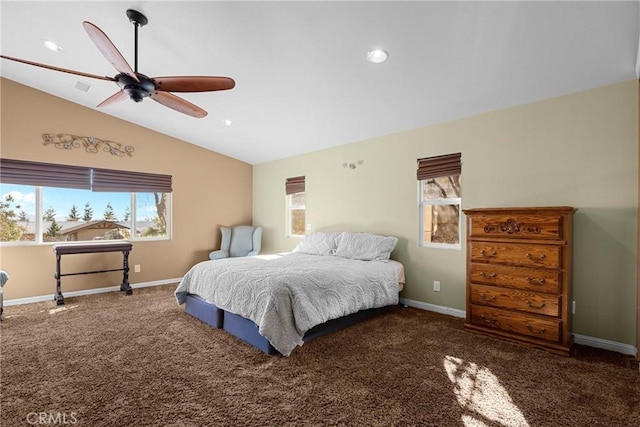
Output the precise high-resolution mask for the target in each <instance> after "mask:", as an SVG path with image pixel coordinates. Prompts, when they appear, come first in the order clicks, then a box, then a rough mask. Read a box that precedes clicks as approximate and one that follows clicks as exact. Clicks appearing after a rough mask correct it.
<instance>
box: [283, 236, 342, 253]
mask: <svg viewBox="0 0 640 427" xmlns="http://www.w3.org/2000/svg"><path fill="white" fill-rule="evenodd" d="M339 236H340V233H331V232H321V231H318V232H315V233H311V234H307V235H306V236H304V238H303V239H302V241H301V242H300V243H298V246H296V247H295V249H294V250H293V252H302V253H304V254H311V255H333V254H334V252H335V251H336V247H337V244H338V242H337V239H338V237H339Z"/></svg>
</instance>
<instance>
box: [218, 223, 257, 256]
mask: <svg viewBox="0 0 640 427" xmlns="http://www.w3.org/2000/svg"><path fill="white" fill-rule="evenodd" d="M220 233H222V241H221V242H220V249H219V250H217V251H213V252H211V253H209V259H222V258H233V257H244V256H254V255H258V254H259V253H260V246H261V245H262V227H253V226H251V225H237V226H235V227H224V226H223V227H220Z"/></svg>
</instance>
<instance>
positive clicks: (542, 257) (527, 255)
mask: <svg viewBox="0 0 640 427" xmlns="http://www.w3.org/2000/svg"><path fill="white" fill-rule="evenodd" d="M524 256H526V257H527V258H528V259H531V256H532V255H531V254H530V253H528V252H527V253H526V254H524ZM546 257H547V256H546V255H545V254H542V255H540V259H545V258H546Z"/></svg>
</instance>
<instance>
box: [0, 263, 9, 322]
mask: <svg viewBox="0 0 640 427" xmlns="http://www.w3.org/2000/svg"><path fill="white" fill-rule="evenodd" d="M7 280H9V275H8V274H7V273H6V272H4V271H2V270H0V320H2V312H3V311H4V305H3V304H4V295H3V294H2V287H3V286H4V284H5V283H7Z"/></svg>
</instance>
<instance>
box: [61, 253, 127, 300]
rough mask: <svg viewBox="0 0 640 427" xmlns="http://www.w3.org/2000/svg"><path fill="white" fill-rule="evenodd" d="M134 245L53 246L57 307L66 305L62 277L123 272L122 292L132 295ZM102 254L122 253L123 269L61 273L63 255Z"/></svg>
mask: <svg viewBox="0 0 640 427" xmlns="http://www.w3.org/2000/svg"><path fill="white" fill-rule="evenodd" d="M132 248H133V245H132V244H131V242H107V243H102V242H101V243H73V244H69V243H64V244H59V245H53V250H54V252H55V253H56V274H55V275H54V277H55V279H56V293H55V295H54V297H53V299H54V300H55V301H56V303H57V305H63V304H64V296H62V290H61V288H60V278H61V277H62V276H76V275H78V274H96V273H108V272H111V271H122V272H123V278H122V284H121V285H120V290H121V291H124V292H125V294H126V295H131V294H132V293H133V289H131V286H130V285H129V252H131V249H132ZM100 252H122V258H123V260H122V268H114V269H111V270H97V271H83V272H80V273H65V274H61V273H60V259H61V258H62V255H71V254H95V253H100Z"/></svg>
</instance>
